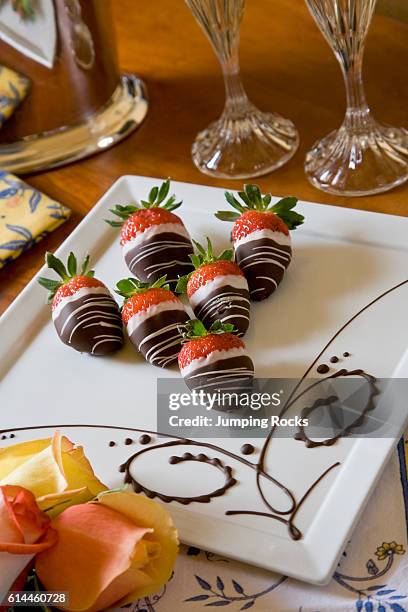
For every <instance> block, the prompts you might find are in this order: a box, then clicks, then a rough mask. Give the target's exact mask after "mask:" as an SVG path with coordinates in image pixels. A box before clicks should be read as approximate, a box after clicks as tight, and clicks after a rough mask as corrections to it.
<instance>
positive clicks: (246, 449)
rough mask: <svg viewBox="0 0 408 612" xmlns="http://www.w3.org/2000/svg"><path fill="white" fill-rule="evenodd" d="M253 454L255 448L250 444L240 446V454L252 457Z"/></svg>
mask: <svg viewBox="0 0 408 612" xmlns="http://www.w3.org/2000/svg"><path fill="white" fill-rule="evenodd" d="M253 452H255V447H254V446H253V445H252V444H243V445H242V446H241V453H242V454H243V455H252V453H253Z"/></svg>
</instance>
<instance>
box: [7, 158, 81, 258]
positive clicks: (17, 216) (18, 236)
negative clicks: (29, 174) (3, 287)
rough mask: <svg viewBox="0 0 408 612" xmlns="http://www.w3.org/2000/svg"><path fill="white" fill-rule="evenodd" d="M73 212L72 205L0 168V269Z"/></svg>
mask: <svg viewBox="0 0 408 612" xmlns="http://www.w3.org/2000/svg"><path fill="white" fill-rule="evenodd" d="M70 214H71V211H70V210H69V208H66V207H65V206H62V204H59V203H58V202H55V200H52V199H51V198H49V197H48V196H46V195H44V194H43V193H41V192H40V191H38V190H37V189H34V187H31V186H30V185H27V183H24V181H22V180H21V179H19V178H18V177H16V176H14V175H13V174H8V173H7V172H4V171H1V170H0V268H2V267H3V266H4V265H6V264H7V263H9V262H10V261H12V260H13V259H16V258H17V257H18V256H19V255H20V254H21V253H23V252H24V251H27V249H29V248H30V247H32V246H33V245H34V244H36V243H37V242H39V241H40V240H42V238H45V236H47V235H48V234H49V233H50V232H52V231H53V230H55V229H56V228H57V227H58V226H59V225H61V223H64V221H65V220H66V219H68V217H69V216H70Z"/></svg>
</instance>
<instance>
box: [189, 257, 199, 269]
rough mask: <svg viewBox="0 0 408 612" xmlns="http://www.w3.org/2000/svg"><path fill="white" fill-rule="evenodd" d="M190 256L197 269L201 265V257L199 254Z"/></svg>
mask: <svg viewBox="0 0 408 612" xmlns="http://www.w3.org/2000/svg"><path fill="white" fill-rule="evenodd" d="M189 257H190V259H191V263H192V264H193V266H194V268H195V269H197V268H199V267H200V266H201V259H200V257H199V256H198V255H189Z"/></svg>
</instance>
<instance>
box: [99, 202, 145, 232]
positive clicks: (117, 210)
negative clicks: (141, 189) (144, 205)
mask: <svg viewBox="0 0 408 612" xmlns="http://www.w3.org/2000/svg"><path fill="white" fill-rule="evenodd" d="M138 210H140V208H139V206H137V205H136V204H127V205H126V206H122V205H121V204H117V205H116V206H115V207H114V208H110V209H109V212H111V213H112V214H113V215H116V216H117V217H119V219H120V221H117V220H112V219H105V223H108V224H109V225H111V226H112V227H121V226H122V225H123V224H124V222H125V221H126V220H127V219H129V217H130V216H131V215H133V213H135V212H137V211H138Z"/></svg>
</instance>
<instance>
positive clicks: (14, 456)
mask: <svg viewBox="0 0 408 612" xmlns="http://www.w3.org/2000/svg"><path fill="white" fill-rule="evenodd" d="M60 447H61V438H60V436H59V435H58V434H56V435H55V436H54V438H53V440H50V439H48V440H38V441H34V442H22V443H21V444H16V445H14V446H10V447H8V448H6V449H2V452H1V453H0V473H2V477H1V480H0V485H3V484H9V485H18V486H21V487H25V488H26V489H29V490H30V491H31V492H32V493H33V494H34V495H35V497H43V496H44V495H47V494H50V493H56V492H60V491H64V490H65V489H66V488H67V481H66V479H65V476H64V474H63V472H61V460H60V452H61V451H60ZM39 449H41V450H39ZM7 467H9V468H12V469H11V471H8V472H7V473H5V471H6V469H7Z"/></svg>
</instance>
